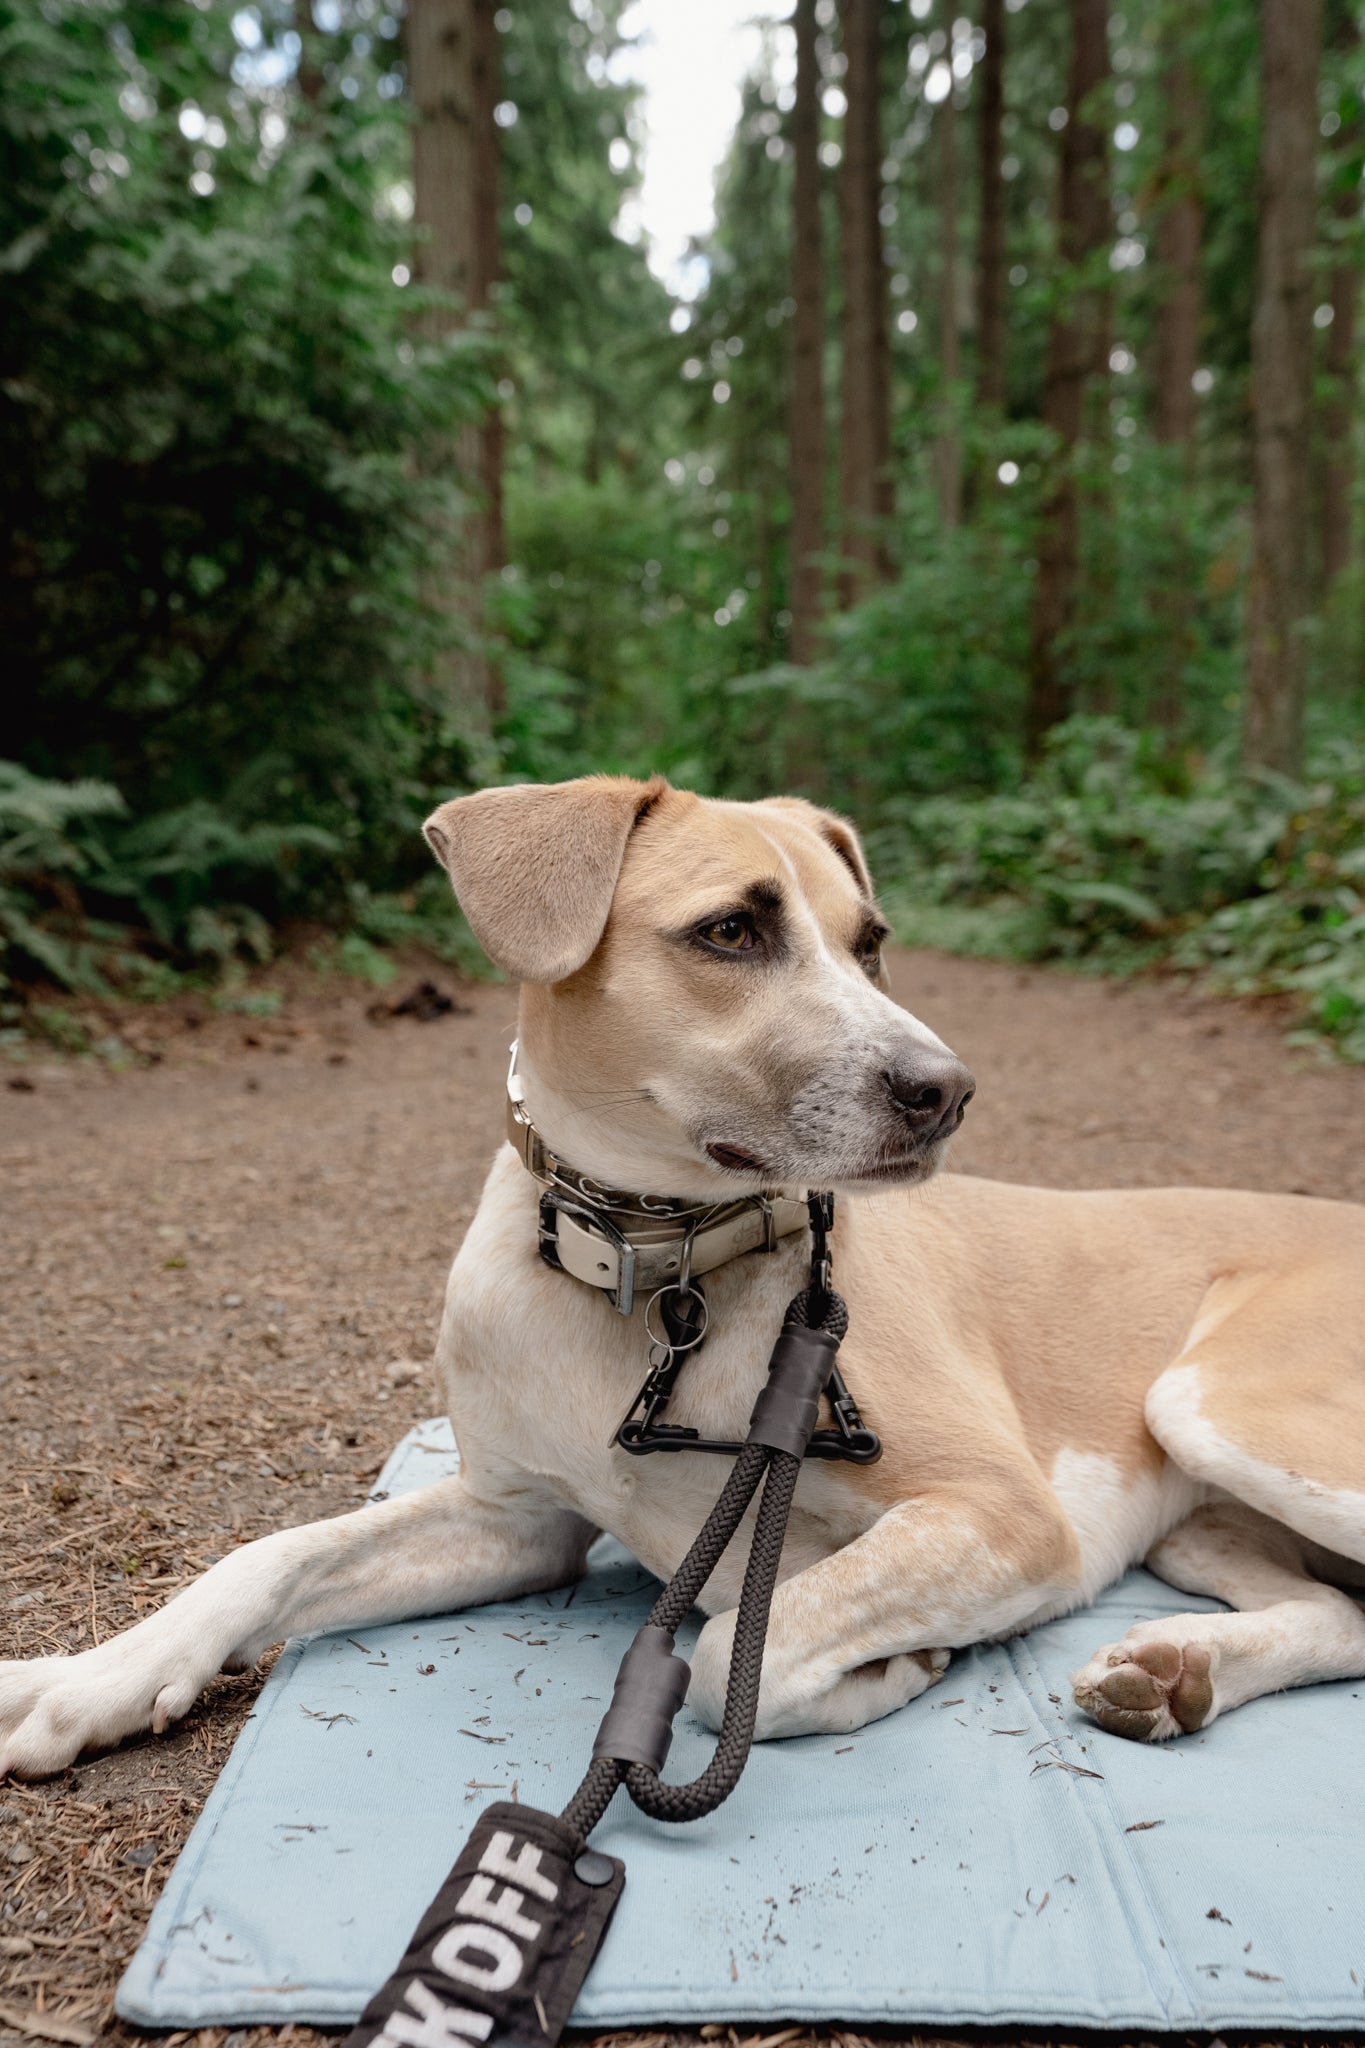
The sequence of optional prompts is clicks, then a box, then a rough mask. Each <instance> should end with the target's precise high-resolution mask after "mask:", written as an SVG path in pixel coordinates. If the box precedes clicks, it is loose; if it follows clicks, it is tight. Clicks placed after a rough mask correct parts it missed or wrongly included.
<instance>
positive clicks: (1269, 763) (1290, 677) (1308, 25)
mask: <svg viewBox="0 0 1365 2048" xmlns="http://www.w3.org/2000/svg"><path fill="white" fill-rule="evenodd" d="M1321 44H1322V0H1261V158H1260V237H1259V250H1258V258H1257V275H1256V305H1255V311H1254V313H1253V316H1252V327H1251V397H1252V459H1253V474H1254V480H1255V481H1254V499H1253V508H1252V555H1251V588H1250V605H1249V618H1248V624H1247V678H1246V696H1245V700H1244V706H1243V723H1242V752H1243V758H1244V760H1245V761H1246V763H1247V765H1248V767H1265V768H1276V769H1279V770H1280V771H1281V772H1282V773H1283V774H1286V775H1293V774H1296V773H1297V772H1298V770H1299V768H1300V767H1301V765H1302V761H1303V655H1304V649H1303V635H1302V620H1303V615H1304V611H1305V608H1306V605H1307V597H1308V591H1307V576H1308V499H1309V462H1310V446H1309V407H1310V403H1311V398H1312V381H1313V300H1312V272H1311V269H1310V260H1311V257H1312V252H1313V239H1314V225H1315V219H1314V215H1315V207H1314V199H1315V194H1314V181H1315V168H1316V157H1317V139H1318V105H1317V99H1318V63H1319V57H1320V53H1321Z"/></svg>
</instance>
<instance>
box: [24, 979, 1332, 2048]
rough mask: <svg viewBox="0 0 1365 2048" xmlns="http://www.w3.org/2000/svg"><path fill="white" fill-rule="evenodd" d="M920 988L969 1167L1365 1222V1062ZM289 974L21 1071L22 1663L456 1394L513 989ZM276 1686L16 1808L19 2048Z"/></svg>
mask: <svg viewBox="0 0 1365 2048" xmlns="http://www.w3.org/2000/svg"><path fill="white" fill-rule="evenodd" d="M893 977H894V981H895V986H896V993H897V994H898V996H899V997H900V998H901V1000H902V1001H904V1002H906V1003H908V1004H909V1005H910V1007H912V1008H913V1009H915V1010H916V1011H917V1012H918V1013H919V1014H921V1015H922V1016H924V1017H925V1018H926V1020H927V1021H929V1022H930V1023H932V1024H933V1026H934V1028H935V1029H936V1030H938V1031H939V1032H940V1033H941V1034H942V1035H943V1037H944V1038H946V1039H947V1040H948V1042H949V1043H950V1044H952V1045H953V1047H954V1048H955V1049H956V1050H957V1051H958V1052H960V1053H961V1054H962V1056H963V1057H964V1058H965V1059H966V1060H968V1062H969V1063H970V1064H971V1065H972V1067H973V1068H974V1069H975V1071H976V1075H977V1079H978V1082H979V1088H980V1092H979V1095H978V1098H977V1101H976V1103H975V1104H974V1105H973V1107H972V1109H971V1112H970V1114H969V1119H968V1130H967V1132H966V1133H965V1134H964V1138H963V1141H962V1143H961V1147H960V1151H959V1153H958V1157H957V1165H958V1167H959V1168H960V1169H962V1170H965V1171H968V1172H974V1173H986V1174H993V1175H997V1176H1000V1177H1002V1178H1009V1179H1017V1180H1022V1181H1031V1182H1035V1183H1039V1184H1045V1185H1053V1186H1059V1185H1076V1186H1134V1185H1141V1186H1151V1185H1154V1184H1159V1183H1162V1182H1170V1181H1188V1182H1202V1183H1205V1184H1210V1185H1242V1186H1247V1187H1257V1188H1279V1189H1292V1190H1297V1191H1300V1192H1304V1193H1311V1194H1320V1195H1332V1196H1339V1197H1352V1198H1355V1199H1365V1145H1362V1143H1361V1138H1362V1135H1363V1134H1365V1071H1360V1070H1355V1071H1351V1070H1343V1069H1341V1068H1331V1067H1326V1066H1322V1065H1319V1064H1317V1062H1316V1061H1315V1060H1314V1059H1313V1058H1312V1057H1311V1056H1310V1055H1307V1054H1302V1053H1299V1054H1296V1053H1292V1052H1290V1051H1288V1050H1287V1049H1286V1048H1285V1046H1284V1044H1283V1042H1282V1040H1281V1038H1280V1036H1279V1028H1278V1023H1277V1020H1276V1019H1274V1018H1273V1017H1271V1016H1268V1015H1264V1014H1256V1013H1253V1012H1251V1011H1248V1010H1246V1009H1241V1008H1237V1007H1234V1006H1231V1005H1227V1004H1216V1003H1214V1002H1212V1001H1210V1000H1209V999H1207V998H1203V997H1196V996H1193V995H1189V994H1184V993H1182V992H1180V991H1179V990H1176V989H1173V988H1172V987H1170V986H1169V985H1144V986H1136V987H1123V986H1118V985H1115V984H1106V983H1101V982H1094V981H1088V980H1082V979H1077V978H1074V977H1070V976H1062V975H1056V974H1048V973H1041V972H1021V971H1019V970H1018V969H1016V968H1013V967H1009V966H999V965H993V964H989V963H984V962H979V961H964V960H954V959H948V958H944V957H941V956H937V955H928V954H918V955H902V956H900V957H899V958H898V959H897V960H896V961H895V962H894V965H893ZM438 978H444V979H445V980H446V982H447V985H449V977H448V976H445V977H441V976H440V971H439V970H438ZM286 986H287V989H288V993H287V997H286V1001H285V1005H284V1008H283V1010H282V1012H281V1014H280V1015H279V1017H278V1018H275V1019H272V1020H269V1021H259V1020H252V1019H244V1018H242V1017H240V1016H239V1017H228V1016H224V1015H220V1014H218V1013H216V1012H212V1011H209V1010H208V1009H207V1008H206V1007H204V1006H200V1007H198V1008H196V1007H194V1006H193V1005H188V1004H185V1003H181V1004H179V1005H177V1006H173V1007H168V1008H166V1009H164V1010H159V1011H154V1012H144V1013H141V1014H140V1015H137V1016H134V1017H130V1018H124V1019H121V1020H119V1029H120V1031H121V1033H122V1035H123V1037H124V1039H125V1040H126V1042H128V1043H129V1044H131V1045H133V1046H135V1047H137V1048H139V1049H140V1050H141V1051H142V1052H143V1053H144V1054H146V1055H148V1056H150V1057H154V1058H155V1059H156V1062H157V1063H156V1064H154V1065H149V1066H146V1067H143V1068H140V1069H136V1070H132V1071H126V1072H123V1073H111V1072H109V1071H108V1070H106V1069H104V1068H95V1067H92V1066H89V1065H77V1064H62V1063H58V1062H55V1061H51V1062H48V1061H44V1060H43V1059H41V1058H36V1059H30V1060H29V1061H28V1062H27V1063H25V1064H24V1065H23V1066H22V1067H19V1066H12V1067H11V1066H6V1067H5V1068H3V1069H0V1074H3V1075H4V1076H5V1078H6V1079H7V1080H8V1087H5V1086H3V1085H0V1187H2V1188H3V1218H4V1224H3V1236H2V1237H0V1260H3V1269H4V1275H3V1319H2V1320H0V1424H2V1425H3V1432H4V1433H3V1441H4V1442H5V1444H6V1446H7V1449H8V1457H7V1458H6V1460H5V1462H4V1466H3V1469H0V1532H3V1548H0V1655H7V1656H32V1655H38V1654H43V1653H49V1654H50V1653H53V1652H57V1651H62V1650H79V1649H82V1648H85V1647H87V1646H88V1645H89V1644H90V1642H91V1641H92V1640H94V1639H99V1640H103V1639H104V1638H105V1637H106V1636H107V1635H109V1634H110V1633H111V1632H112V1631H113V1630H115V1629H117V1628H121V1627H123V1626H125V1625H126V1624H127V1623H128V1622H129V1621H131V1620H133V1619H135V1618H136V1617H137V1616H138V1615H139V1614H141V1613H145V1612H146V1611H148V1609H149V1608H150V1607H151V1606H152V1605H154V1604H155V1603H157V1602H158V1601H159V1600H161V1599H162V1598H163V1597H164V1596H165V1594H166V1593H167V1592H168V1591H170V1590H171V1589H172V1588H173V1587H175V1586H176V1585H178V1584H180V1583H182V1582H183V1581H184V1579H185V1578H186V1577H188V1576H191V1575H192V1574H193V1573H195V1572H197V1571H198V1570H200V1569H202V1568H203V1567H204V1566H205V1565H206V1564H208V1563H209V1562H210V1561H212V1559H213V1558H215V1557H217V1556H219V1555H221V1554H222V1553H223V1552H224V1551H226V1550H227V1549H228V1548H229V1547H230V1546H231V1545H233V1544H234V1543H238V1542H242V1541H244V1540H246V1539H248V1538H250V1537H254V1536H257V1535H263V1534H265V1533H267V1532H268V1531H269V1530H271V1529H275V1528H280V1527H283V1526H286V1525H289V1524H292V1523H296V1522H301V1521H310V1520H313V1519H315V1518H316V1517H317V1516H319V1515H325V1514H333V1513H337V1512H339V1511H341V1510H343V1509H345V1508H348V1507H350V1506H352V1505H353V1504H355V1503H356V1502H358V1501H359V1500H361V1499H362V1498H363V1496H364V1494H365V1492H366V1490H367V1486H368V1483H369V1481H370V1479H371V1476H372V1475H373V1473H374V1472H375V1471H376V1470H377V1469H378V1466H379V1464H380V1462H381V1460H382V1458H383V1456H384V1454H385V1452H386V1450H387V1449H388V1447H389V1445H390V1444H391V1443H392V1442H393V1441H394V1439H395V1438H396V1437H398V1436H399V1435H400V1434H401V1433H402V1431H403V1430H405V1429H406V1428H407V1427H408V1426H409V1424H410V1423H412V1422H413V1421H414V1420H416V1419H417V1418H418V1417H420V1416H423V1415H426V1414H428V1413H430V1412H432V1410H433V1409H434V1407H435V1406H436V1405H437V1402H436V1396H435V1392H434V1388H433V1385H432V1383H431V1381H430V1379H429V1375H428V1371H427V1366H426V1360H427V1359H428V1357H429V1354H430V1351H431V1346H432V1340H433V1337H434V1333H435V1328H436V1320H437V1315H438V1311H439V1305H440V1298H441V1289H442V1284H443V1281H444V1277H445V1273H446V1269H447V1266H448V1265H449V1261H450V1257H451V1253H452V1251H453V1250H454V1248H455V1246H456V1244H457V1243H458V1241H459V1238H460V1236H461V1233H462V1231H463V1228H464V1226H465V1224H466V1222H467V1221H468V1218H469V1216H470V1215H471V1213H472V1211H473V1207H474V1204H475V1202H476V1201H477V1198H478V1192H479V1187H480V1183H481V1180H482V1177H483V1174H484V1171H485V1167H486V1164H487V1161H488V1159H489V1157H490V1156H491V1153H492V1151H493V1148H494V1146H495V1144H496V1143H497V1141H498V1137H499V1132H500V1126H501V1119H502V1079H503V1073H504V1069H505V1064H506V1047H507V1042H508V1039H509V1037H510V1035H511V1028H512V1019H513V1009H514V998H513V995H512V992H511V991H509V990H507V989H504V988H490V987H484V988H477V989H473V990H468V989H464V990H461V991H460V1000H461V1002H462V1003H464V1004H465V1005H467V1009H466V1010H465V1012H464V1013H463V1014H447V1015H444V1016H442V1017H439V1018H437V1019H436V1020H434V1021H432V1022H428V1023H422V1022H418V1021H415V1020H410V1019H394V1020H389V1021H384V1022H375V1021H372V1020H371V1019H370V1018H369V1017H368V1016H367V1014H366V1012H367V1004H368V1003H370V1002H372V1001H373V996H372V992H369V991H365V992H358V991H357V990H356V989H355V988H354V986H353V985H351V984H345V983H333V984H323V983H319V982H318V981H316V980H315V979H312V978H307V977H303V976H299V977H298V978H297V979H295V980H294V981H292V982H287V983H286ZM257 1683H258V1680H257V1678H256V1677H255V1676H254V1675H248V1676H247V1677H243V1678H235V1679H221V1680H219V1681H218V1682H217V1683H216V1685H215V1686H214V1687H213V1688H212V1689H211V1691H210V1693H209V1695H208V1696H206V1698H205V1700H204V1701H202V1702H201V1703H200V1705H199V1706H198V1707H196V1709H195V1710H194V1711H193V1712H192V1713H191V1714H190V1716H189V1717H188V1719H187V1720H186V1721H185V1722H184V1723H183V1724H182V1725H181V1726H180V1728H178V1729H177V1730H176V1731H175V1732H174V1733H173V1734H171V1735H170V1736H168V1737H167V1738H165V1739H164V1740H162V1741H159V1742H153V1741H151V1740H147V1741H143V1742H140V1743H135V1744H132V1745H130V1746H129V1747H127V1748H125V1749H122V1750H119V1751H116V1752H114V1753H112V1754H109V1755H103V1756H98V1757H95V1758H92V1759H89V1760H85V1761H82V1762H81V1763H80V1764H79V1765H78V1766H77V1767H76V1768H75V1769H74V1770H72V1771H70V1772H67V1773H65V1774H64V1775H63V1776H62V1777H60V1778H58V1779H56V1780H53V1781H52V1782H50V1783H48V1784H45V1785H41V1786H15V1785H2V1786H0V2043H8V2042H10V2041H13V2042H16V2043H17V2042H18V2041H20V2040H21V2039H25V2038H28V2039H32V2038H39V2037H43V2030H44V2026H45V2025H47V2026H51V2025H52V2024H53V2016H54V2015H56V2016H57V2024H58V2025H59V2026H64V2027H65V2028H66V2031H65V2032H64V2033H58V2034H57V2035H56V2036H55V2038H58V2039H62V2040H67V2041H72V2042H75V2041H77V2040H78V2039H80V2038H91V2037H93V2035H94V2034H95V2033H96V2032H97V2031H98V2030H99V2029H100V2027H101V2026H102V2025H103V2024H104V2023H105V2022H106V2018H107V2014H108V2011H109V1998H110V1995H111V1993H112V1989H113V1986H114V1983H115V1982H116V1980H117V1977H118V1974H119V1972H120V1970H121V1968H122V1966H123V1964H124V1962H125V1961H126V1960H127V1958H128V1956H129V1955H130V1954H131V1952H132V1950H133V1948H134V1947H135V1945H136V1943H137V1940H138V1938H139V1935H140V1932H141V1929H142V1926H143V1923H144V1921H145V1918H146V1915H147V1913H148V1911H149V1910H150V1907H151V1904H152V1901H153V1900H154V1898H155V1896H156V1893H157V1891H158V1890H159V1888H160V1885H161V1883H162V1881H163V1879H164V1877H165V1875H166V1872H167V1871H168V1869H169V1867H170V1864H171V1862H172V1860H173V1858H174V1855H175V1853H176V1852H177V1850H178V1849H179V1847H180V1845H181V1843H182V1842H183V1840H184V1838H185V1836H186V1834H187V1833H188V1831H189V1828H190V1827H191V1825H192V1824H193V1820H194V1817H195V1814H196V1813H197V1811H198V1809H199V1806H200V1805H201V1803H202V1801H203V1798H204V1796H205V1794H206V1793H207V1791H208V1789H209V1787H210V1785H211V1784H212V1782H213V1778H214V1776H215V1774H216V1772H217V1770H218V1769H219V1767H220V1766H221V1764H222V1762H223V1760H224V1758H225V1756H226V1754H227V1751H228V1749H229V1747H230V1745H231V1743H232V1740H233V1738H234V1737H235V1735H236V1733H237V1731H238V1729H239V1727H240V1725H241V1722H242V1718H243V1716H244V1715H245V1714H246V1713H247V1712H248V1710H249V1707H250V1702H251V1699H252V1697H253V1696H254V1693H255V1690H256V1686H257ZM44 2014H46V2019H44ZM112 2032H113V2034H114V2035H115V2036H118V2035H123V2036H125V2037H126V2034H127V2030H124V2029H119V2028H114V2029H113V2030H112ZM286 2032H289V2033H291V2034H292V2035H293V2036H295V2037H296V2038H297V2039H298V2041H299V2043H300V2044H302V2043H303V2042H305V2041H306V2040H308V2039H311V2038H312V2036H311V2035H310V2033H309V2030H307V2029H301V2028H300V2029H287V2030H286ZM258 2036H259V2038H260V2039H262V2040H264V2039H265V2038H266V2034H265V2030H243V2031H241V2032H240V2033H238V2034H234V2035H233V2036H232V2037H231V2040H230V2048H247V2043H248V2041H249V2040H253V2039H255V2038H257V2037H258ZM180 2038H182V2039H183V2038H185V2037H180ZM657 2038H662V2037H657ZM223 2042H224V2030H223V2029H221V2028H217V2029H209V2030H206V2031H205V2033H204V2034H203V2036H201V2037H199V2044H198V2048H222V2044H223Z"/></svg>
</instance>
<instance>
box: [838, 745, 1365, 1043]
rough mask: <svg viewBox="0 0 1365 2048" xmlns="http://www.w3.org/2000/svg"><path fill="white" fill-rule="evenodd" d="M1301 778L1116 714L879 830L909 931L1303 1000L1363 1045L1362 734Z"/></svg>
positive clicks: (1319, 1020) (1314, 1024) (1321, 1028)
mask: <svg viewBox="0 0 1365 2048" xmlns="http://www.w3.org/2000/svg"><path fill="white" fill-rule="evenodd" d="M1318 766H1319V770H1320V772H1319V773H1318V774H1317V775H1315V777H1314V779H1313V781H1312V782H1311V783H1310V784H1308V785H1305V786H1302V787H1300V786H1298V785H1295V784H1292V783H1288V782H1284V781H1281V780H1279V779H1278V778H1270V777H1262V778H1260V779H1258V780H1256V781H1252V780H1249V779H1247V778H1246V777H1243V776H1239V775H1236V774H1234V773H1231V772H1229V770H1228V769H1227V768H1226V767H1224V766H1222V765H1221V764H1219V763H1217V762H1215V763H1213V764H1209V765H1205V766H1202V767H1197V768H1193V769H1183V768H1180V767H1177V766H1173V765H1172V763H1171V761H1170V759H1169V757H1167V756H1165V755H1164V754H1163V753H1162V752H1161V751H1160V750H1159V749H1158V748H1157V747H1156V745H1155V744H1154V743H1153V741H1152V739H1151V738H1150V736H1144V735H1141V734H1138V733H1135V732H1133V731H1131V730H1130V729H1128V728H1126V727H1124V726H1121V725H1119V724H1118V723H1117V722H1115V721H1113V720H1108V719H1092V718H1077V719H1072V720H1070V721H1069V722H1068V723H1067V724H1066V725H1062V726H1059V727H1057V728H1056V730H1055V732H1054V733H1053V734H1052V736H1051V738H1050V741H1049V745H1048V749H1047V754H1046V758H1045V760H1044V761H1043V763H1042V764H1041V766H1040V768H1039V770H1038V772H1037V773H1036V774H1035V775H1033V776H1032V777H1030V778H1029V779H1028V780H1027V781H1026V782H1024V783H1022V784H1021V785H1020V786H1019V787H1018V788H1017V789H1016V790H1013V791H1010V792H1001V793H998V794H995V795H991V796H986V797H980V798H976V799H962V798H943V797H940V798H937V799H932V800H930V801H928V802H926V803H923V804H920V805H918V806H913V807H910V808H908V809H907V810H906V812H905V813H904V814H903V817H902V819H901V821H900V825H899V829H898V831H897V833H896V834H894V835H889V836H883V837H882V838H881V839H880V841H879V842H878V843H877V845H876V851H877V852H878V854H879V855H880V857H881V860H882V864H883V868H884V871H886V872H887V873H888V875H889V885H888V890H887V894H888V900H889V901H890V902H891V904H892V907H893V912H894V914H895V917H896V922H897V924H898V926H899V928H900V929H901V931H902V933H903V935H905V936H906V937H911V938H915V939H918V940H921V941H923V942H927V943H934V944H940V945H947V946H949V947H956V948H959V949H961V950H964V951H978V950H981V951H1001V952H1006V953H1012V954H1014V955H1016V956H1017V957H1020V958H1027V959H1032V960H1047V959H1060V960H1069V961H1073V962H1077V963H1088V964H1092V965H1098V966H1103V967H1105V968H1108V969H1111V970H1112V969H1116V968H1117V969H1120V970H1122V969H1128V968H1131V967H1133V966H1135V965H1155V964H1158V963H1165V964H1169V965H1172V966H1175V967H1180V968H1187V969H1193V970H1196V971H1201V972H1205V973H1207V974H1208V975H1209V976H1210V977H1211V978H1212V979H1213V980H1214V981H1215V982H1216V983H1217V984H1218V985H1219V986H1222V987H1225V988H1228V989H1230V990H1233V991H1235V992H1237V993H1239V994H1244V995H1245V994H1289V995H1292V996H1294V997H1295V998H1297V1000H1298V1004H1299V1007H1300V1010H1301V1012H1302V1014H1303V1015H1304V1017H1305V1019H1306V1020H1307V1022H1308V1024H1309V1025H1310V1026H1311V1028H1312V1030H1313V1031H1314V1032H1317V1033H1319V1034H1321V1035H1322V1036H1323V1037H1325V1038H1328V1039H1330V1040H1332V1041H1334V1042H1335V1044H1336V1046H1337V1049H1338V1050H1339V1051H1340V1052H1342V1053H1343V1054H1345V1055H1346V1056H1347V1057H1348V1058H1351V1059H1362V1058H1365V749H1362V748H1360V747H1359V746H1356V747H1354V748H1350V747H1347V746H1344V745H1341V744H1338V745H1336V746H1333V747H1330V748H1328V749H1325V750H1324V754H1323V758H1322V759H1321V761H1320V762H1319V764H1318Z"/></svg>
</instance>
